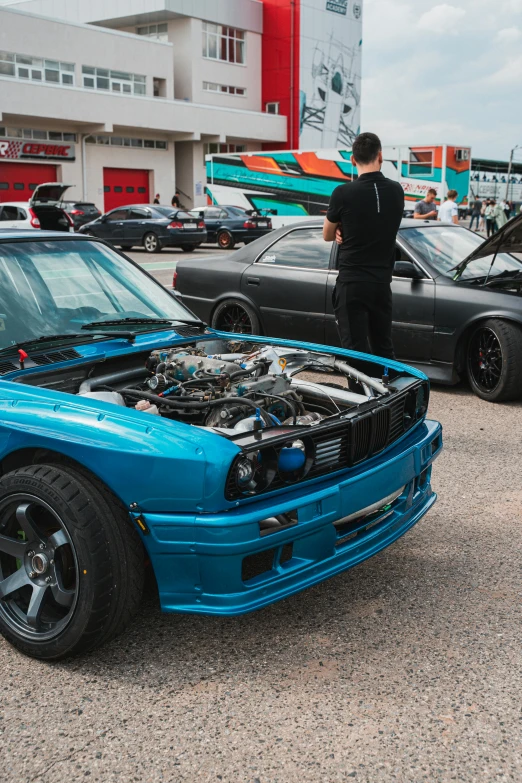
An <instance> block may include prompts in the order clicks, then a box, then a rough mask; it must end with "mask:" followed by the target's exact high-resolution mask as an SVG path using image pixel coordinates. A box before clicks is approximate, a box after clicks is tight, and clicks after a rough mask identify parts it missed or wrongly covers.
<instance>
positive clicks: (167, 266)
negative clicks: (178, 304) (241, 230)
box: [126, 245, 243, 288]
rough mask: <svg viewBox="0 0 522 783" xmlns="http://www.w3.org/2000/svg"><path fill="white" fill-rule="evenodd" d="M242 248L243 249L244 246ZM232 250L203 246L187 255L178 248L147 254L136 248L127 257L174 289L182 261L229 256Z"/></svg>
mask: <svg viewBox="0 0 522 783" xmlns="http://www.w3.org/2000/svg"><path fill="white" fill-rule="evenodd" d="M240 247H243V246H242V245H241V246H240ZM231 252H233V251H231V250H221V249H220V248H218V247H217V245H202V246H201V247H198V248H196V249H195V250H193V251H192V253H185V252H184V251H182V250H179V249H178V248H172V249H169V248H165V249H164V250H162V251H161V253H147V252H146V251H145V250H143V249H142V248H134V250H131V251H130V252H128V253H126V255H128V256H130V258H132V260H133V261H136V263H137V264H139V265H140V266H142V267H143V268H144V269H146V270H147V272H150V273H151V274H152V275H154V277H155V278H156V279H157V280H159V282H160V283H162V284H163V285H165V286H167V287H168V288H170V287H172V277H173V275H174V270H175V269H176V264H177V263H178V261H179V260H180V259H182V258H183V259H189V260H190V259H196V258H203V257H204V256H213V255H218V256H226V255H229V254H230V253H231Z"/></svg>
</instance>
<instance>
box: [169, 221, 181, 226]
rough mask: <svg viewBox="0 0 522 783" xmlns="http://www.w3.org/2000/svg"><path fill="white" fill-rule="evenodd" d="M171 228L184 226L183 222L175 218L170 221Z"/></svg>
mask: <svg viewBox="0 0 522 783" xmlns="http://www.w3.org/2000/svg"><path fill="white" fill-rule="evenodd" d="M169 228H183V223H181V222H180V221H179V220H173V221H172V223H169Z"/></svg>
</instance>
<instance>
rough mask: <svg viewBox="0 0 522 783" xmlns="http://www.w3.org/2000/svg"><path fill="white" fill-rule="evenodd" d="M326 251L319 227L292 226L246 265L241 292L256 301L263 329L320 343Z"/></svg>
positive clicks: (326, 270) (293, 338) (323, 333)
mask: <svg viewBox="0 0 522 783" xmlns="http://www.w3.org/2000/svg"><path fill="white" fill-rule="evenodd" d="M330 251H331V245H330V244H329V243H327V242H325V241H324V240H323V235H322V229H321V228H320V227H302V228H301V227H296V228H294V229H290V230H289V231H288V232H287V233H286V234H284V235H283V236H282V237H280V238H279V239H277V240H276V241H275V242H274V243H273V244H271V245H269V246H268V248H266V249H265V250H264V251H263V252H262V253H261V254H260V255H259V256H258V257H257V259H256V260H255V262H254V263H253V264H251V266H249V267H247V268H246V269H245V271H244V272H243V275H242V277H241V293H242V294H244V295H245V296H247V297H248V298H249V299H251V300H252V301H253V302H255V304H256V305H257V307H258V309H259V311H260V314H261V325H262V328H263V331H264V334H266V335H270V336H272V335H273V336H274V337H287V338H288V339H292V340H307V341H309V342H315V343H323V342H324V335H325V332H324V311H325V297H326V283H327V278H328V267H329V263H330Z"/></svg>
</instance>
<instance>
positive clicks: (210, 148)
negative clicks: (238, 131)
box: [203, 144, 246, 160]
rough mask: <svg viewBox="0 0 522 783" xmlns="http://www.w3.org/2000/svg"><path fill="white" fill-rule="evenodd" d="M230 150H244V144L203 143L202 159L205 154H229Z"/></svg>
mask: <svg viewBox="0 0 522 783" xmlns="http://www.w3.org/2000/svg"><path fill="white" fill-rule="evenodd" d="M231 152H246V144H203V160H205V157H206V156H207V155H218V154H220V153H221V154H223V155H229V154H230V153H231Z"/></svg>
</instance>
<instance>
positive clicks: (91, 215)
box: [60, 201, 101, 231]
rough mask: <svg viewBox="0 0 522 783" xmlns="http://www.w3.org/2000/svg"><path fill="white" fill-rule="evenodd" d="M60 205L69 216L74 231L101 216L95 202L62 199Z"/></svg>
mask: <svg viewBox="0 0 522 783" xmlns="http://www.w3.org/2000/svg"><path fill="white" fill-rule="evenodd" d="M60 206H61V208H62V209H64V210H65V211H66V212H67V214H68V215H69V217H70V218H71V220H72V222H73V225H74V230H75V231H78V230H79V229H80V228H81V227H82V226H84V225H85V224H86V223H91V222H92V221H93V220H96V218H99V217H100V216H101V212H100V210H99V209H98V207H97V206H96V204H93V203H92V202H90V201H62V202H61V203H60Z"/></svg>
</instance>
